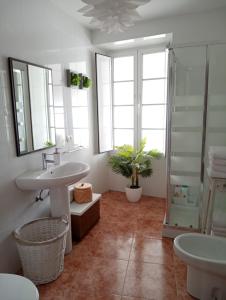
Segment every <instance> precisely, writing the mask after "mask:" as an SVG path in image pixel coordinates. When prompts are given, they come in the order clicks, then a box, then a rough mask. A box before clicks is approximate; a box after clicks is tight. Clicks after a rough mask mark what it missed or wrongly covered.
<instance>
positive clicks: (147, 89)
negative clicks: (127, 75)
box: [142, 79, 166, 104]
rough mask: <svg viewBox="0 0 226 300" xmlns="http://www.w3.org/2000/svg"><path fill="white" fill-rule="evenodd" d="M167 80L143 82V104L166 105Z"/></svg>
mask: <svg viewBox="0 0 226 300" xmlns="http://www.w3.org/2000/svg"><path fill="white" fill-rule="evenodd" d="M165 82H166V80H165V79H156V80H145V81H143V91H142V92H143V94H142V103H143V104H160V103H166V88H165Z"/></svg>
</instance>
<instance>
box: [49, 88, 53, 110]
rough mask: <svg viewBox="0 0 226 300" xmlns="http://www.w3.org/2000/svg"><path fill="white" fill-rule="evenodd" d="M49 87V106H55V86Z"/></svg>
mask: <svg viewBox="0 0 226 300" xmlns="http://www.w3.org/2000/svg"><path fill="white" fill-rule="evenodd" d="M48 87H49V105H53V86H52V84H49V85H48Z"/></svg>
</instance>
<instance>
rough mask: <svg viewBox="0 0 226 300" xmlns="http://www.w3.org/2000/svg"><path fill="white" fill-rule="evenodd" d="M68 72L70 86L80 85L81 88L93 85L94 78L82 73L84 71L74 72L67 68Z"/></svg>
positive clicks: (68, 84)
mask: <svg viewBox="0 0 226 300" xmlns="http://www.w3.org/2000/svg"><path fill="white" fill-rule="evenodd" d="M66 72H67V86H68V87H78V88H79V89H83V88H89V87H91V86H92V80H91V79H90V78H88V77H87V76H84V75H82V73H74V72H71V71H70V70H66Z"/></svg>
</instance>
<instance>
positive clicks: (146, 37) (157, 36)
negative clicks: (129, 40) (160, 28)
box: [143, 34, 166, 41]
mask: <svg viewBox="0 0 226 300" xmlns="http://www.w3.org/2000/svg"><path fill="white" fill-rule="evenodd" d="M165 37H166V34H158V35H150V36H145V37H144V38H143V39H144V40H145V41H146V40H154V39H162V38H165Z"/></svg>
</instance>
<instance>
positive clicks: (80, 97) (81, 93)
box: [71, 88, 88, 106]
mask: <svg viewBox="0 0 226 300" xmlns="http://www.w3.org/2000/svg"><path fill="white" fill-rule="evenodd" d="M71 101H72V106H87V105H88V102H87V90H85V89H84V90H79V89H73V88H72V89H71Z"/></svg>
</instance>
